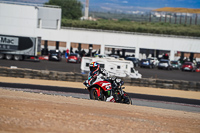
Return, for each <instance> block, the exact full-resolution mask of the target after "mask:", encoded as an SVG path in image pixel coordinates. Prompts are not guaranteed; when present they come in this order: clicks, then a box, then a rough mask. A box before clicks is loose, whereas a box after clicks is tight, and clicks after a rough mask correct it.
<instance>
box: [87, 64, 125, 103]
mask: <svg viewBox="0 0 200 133" xmlns="http://www.w3.org/2000/svg"><path fill="white" fill-rule="evenodd" d="M89 67H90V72H89V74H88V80H86V81H85V82H84V84H85V86H87V87H89V86H91V85H92V84H93V83H94V82H96V81H100V80H101V81H103V80H107V81H109V82H110V83H111V85H112V90H111V91H112V93H113V96H114V97H115V99H116V100H118V98H117V97H116V94H114V90H115V89H116V88H117V86H118V85H117V84H116V83H115V82H113V78H116V77H113V78H110V77H109V73H108V72H107V71H106V70H105V69H103V68H100V65H99V63H97V62H92V63H90V65H89ZM113 96H112V95H110V96H109V97H108V98H107V100H108V101H109V99H111V98H112V97H113ZM123 97H124V96H123ZM124 99H125V100H128V99H127V98H124ZM107 100H106V101H107Z"/></svg>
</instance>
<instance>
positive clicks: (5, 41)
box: [0, 36, 19, 50]
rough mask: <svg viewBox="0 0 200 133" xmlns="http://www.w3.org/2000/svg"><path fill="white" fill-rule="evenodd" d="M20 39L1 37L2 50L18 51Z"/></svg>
mask: <svg viewBox="0 0 200 133" xmlns="http://www.w3.org/2000/svg"><path fill="white" fill-rule="evenodd" d="M18 44H19V38H17V37H7V36H0V50H13V49H14V50H17V48H18Z"/></svg>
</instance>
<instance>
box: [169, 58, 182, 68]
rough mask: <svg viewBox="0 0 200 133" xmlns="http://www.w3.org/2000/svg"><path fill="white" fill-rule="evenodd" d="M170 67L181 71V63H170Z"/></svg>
mask: <svg viewBox="0 0 200 133" xmlns="http://www.w3.org/2000/svg"><path fill="white" fill-rule="evenodd" d="M171 65H172V68H173V69H178V70H179V69H181V63H180V62H179V61H175V60H174V61H171Z"/></svg>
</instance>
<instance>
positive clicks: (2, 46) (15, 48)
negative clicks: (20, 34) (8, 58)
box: [0, 44, 18, 50]
mask: <svg viewBox="0 0 200 133" xmlns="http://www.w3.org/2000/svg"><path fill="white" fill-rule="evenodd" d="M13 49H14V50H17V49H18V46H12V45H3V44H0V50H13Z"/></svg>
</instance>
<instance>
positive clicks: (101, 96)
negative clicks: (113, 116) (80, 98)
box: [90, 88, 106, 101]
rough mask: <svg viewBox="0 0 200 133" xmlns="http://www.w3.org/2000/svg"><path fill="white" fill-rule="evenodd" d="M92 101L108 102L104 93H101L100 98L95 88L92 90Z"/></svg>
mask: <svg viewBox="0 0 200 133" xmlns="http://www.w3.org/2000/svg"><path fill="white" fill-rule="evenodd" d="M90 99H93V100H101V101H105V100H106V98H105V96H104V95H103V93H102V92H100V96H98V94H97V90H96V89H95V88H92V89H91V90H90Z"/></svg>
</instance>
